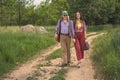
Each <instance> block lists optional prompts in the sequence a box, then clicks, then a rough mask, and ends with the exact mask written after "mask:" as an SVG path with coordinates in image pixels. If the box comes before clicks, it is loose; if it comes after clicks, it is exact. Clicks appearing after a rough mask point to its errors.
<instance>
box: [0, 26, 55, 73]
mask: <svg viewBox="0 0 120 80" xmlns="http://www.w3.org/2000/svg"><path fill="white" fill-rule="evenodd" d="M47 30H48V33H46V34H37V33H23V32H21V31H20V30H19V27H0V75H2V74H3V73H5V72H8V71H9V70H10V69H12V68H13V67H15V66H16V65H18V64H20V63H23V62H26V61H27V60H28V59H29V58H31V57H33V56H34V55H36V54H39V53H40V51H41V50H43V49H46V48H48V47H50V46H51V45H54V44H55V43H56V42H55V41H54V38H53V36H54V32H53V30H54V27H52V28H50V27H49V28H47Z"/></svg>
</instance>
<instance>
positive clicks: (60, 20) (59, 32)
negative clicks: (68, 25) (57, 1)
mask: <svg viewBox="0 0 120 80" xmlns="http://www.w3.org/2000/svg"><path fill="white" fill-rule="evenodd" d="M60 33H61V20H60V21H59V32H58V35H60Z"/></svg>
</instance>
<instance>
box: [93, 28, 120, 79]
mask: <svg viewBox="0 0 120 80" xmlns="http://www.w3.org/2000/svg"><path fill="white" fill-rule="evenodd" d="M94 42H95V43H94V47H93V55H92V60H93V62H94V65H95V70H96V77H97V78H99V80H102V79H104V80H120V76H119V75H120V59H119V58H120V54H119V53H120V28H116V29H112V30H109V31H108V33H107V34H106V35H103V36H102V37H99V38H98V39H96V40H95V41H94Z"/></svg>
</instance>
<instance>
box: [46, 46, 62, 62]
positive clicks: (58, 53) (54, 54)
mask: <svg viewBox="0 0 120 80" xmlns="http://www.w3.org/2000/svg"><path fill="white" fill-rule="evenodd" d="M59 57H61V48H60V49H57V50H56V51H54V52H53V53H52V54H50V55H49V56H47V57H46V60H51V59H56V58H59Z"/></svg>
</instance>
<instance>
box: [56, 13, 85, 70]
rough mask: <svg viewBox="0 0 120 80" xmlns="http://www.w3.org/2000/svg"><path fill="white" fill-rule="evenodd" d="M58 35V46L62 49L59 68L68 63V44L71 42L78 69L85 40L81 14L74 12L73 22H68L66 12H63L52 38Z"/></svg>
mask: <svg viewBox="0 0 120 80" xmlns="http://www.w3.org/2000/svg"><path fill="white" fill-rule="evenodd" d="M58 34H60V44H61V49H62V64H61V67H64V66H67V65H68V64H69V63H70V57H71V53H70V43H71V40H72V41H73V43H74V46H75V50H76V56H77V60H78V63H77V67H78V68H79V67H80V66H79V65H80V63H81V59H82V58H83V57H84V44H85V39H86V24H85V21H84V20H83V18H82V15H81V13H80V12H76V13H75V16H74V21H72V20H69V16H68V12H67V11H63V12H62V16H61V19H60V20H59V21H58V23H57V26H56V30H55V36H54V37H55V38H56V37H57V36H58ZM71 38H72V39H71Z"/></svg>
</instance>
